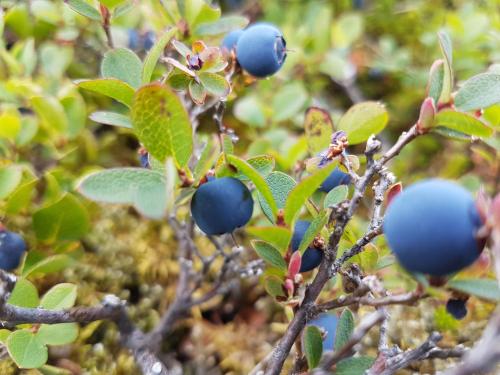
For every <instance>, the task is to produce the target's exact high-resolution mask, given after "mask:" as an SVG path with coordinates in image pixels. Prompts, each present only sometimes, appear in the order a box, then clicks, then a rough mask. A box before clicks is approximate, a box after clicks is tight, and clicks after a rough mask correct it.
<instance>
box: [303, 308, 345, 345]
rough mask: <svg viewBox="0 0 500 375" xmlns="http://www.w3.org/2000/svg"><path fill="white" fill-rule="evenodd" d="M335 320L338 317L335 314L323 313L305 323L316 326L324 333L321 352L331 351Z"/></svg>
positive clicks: (336, 320)
mask: <svg viewBox="0 0 500 375" xmlns="http://www.w3.org/2000/svg"><path fill="white" fill-rule="evenodd" d="M337 322H338V318H337V316H336V315H335V314H330V313H323V314H321V315H319V316H318V317H317V318H316V319H314V320H311V321H310V322H309V323H308V324H307V325H312V326H316V327H318V328H320V329H321V330H323V331H324V332H325V333H326V336H325V338H324V339H323V352H328V351H333V345H334V343H335V332H336V330H337Z"/></svg>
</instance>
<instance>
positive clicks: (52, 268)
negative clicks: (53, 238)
mask: <svg viewBox="0 0 500 375" xmlns="http://www.w3.org/2000/svg"><path fill="white" fill-rule="evenodd" d="M32 254H33V252H32V251H30V252H29V253H28V256H27V258H26V261H25V263H24V267H23V271H22V275H23V277H27V276H28V275H46V274H49V273H54V272H59V271H62V270H64V269H66V268H67V267H68V266H70V265H71V264H72V263H73V262H74V261H73V259H72V258H70V257H69V256H67V255H66V254H57V255H51V256H49V257H47V258H44V259H42V260H40V261H38V262H36V263H34V264H32V263H29V262H28V260H29V258H30V256H31V255H32Z"/></svg>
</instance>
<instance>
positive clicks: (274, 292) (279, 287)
mask: <svg viewBox="0 0 500 375" xmlns="http://www.w3.org/2000/svg"><path fill="white" fill-rule="evenodd" d="M264 287H265V288H266V292H267V293H269V295H270V296H271V297H275V298H276V297H284V296H285V293H284V292H283V281H282V280H280V279H279V278H278V277H277V276H269V277H266V279H265V281H264Z"/></svg>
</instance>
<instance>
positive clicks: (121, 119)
mask: <svg viewBox="0 0 500 375" xmlns="http://www.w3.org/2000/svg"><path fill="white" fill-rule="evenodd" d="M89 118H90V119H91V120H92V121H95V122H97V123H98V124H105V125H113V126H120V127H122V128H128V129H132V123H131V122H130V119H129V117H128V116H125V115H122V114H121V113H116V112H107V111H97V112H93V113H91V114H90V116H89Z"/></svg>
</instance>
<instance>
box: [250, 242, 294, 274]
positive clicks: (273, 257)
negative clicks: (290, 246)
mask: <svg viewBox="0 0 500 375" xmlns="http://www.w3.org/2000/svg"><path fill="white" fill-rule="evenodd" d="M252 246H253V248H254V249H255V252H256V253H257V254H258V255H259V257H261V258H262V259H264V260H265V261H266V262H267V263H269V264H270V265H272V266H274V267H277V268H279V269H282V270H286V269H287V265H286V262H285V260H284V259H283V257H282V256H281V254H280V252H279V251H278V250H276V249H275V248H274V247H273V246H271V244H268V243H267V242H264V241H257V240H254V241H252Z"/></svg>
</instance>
